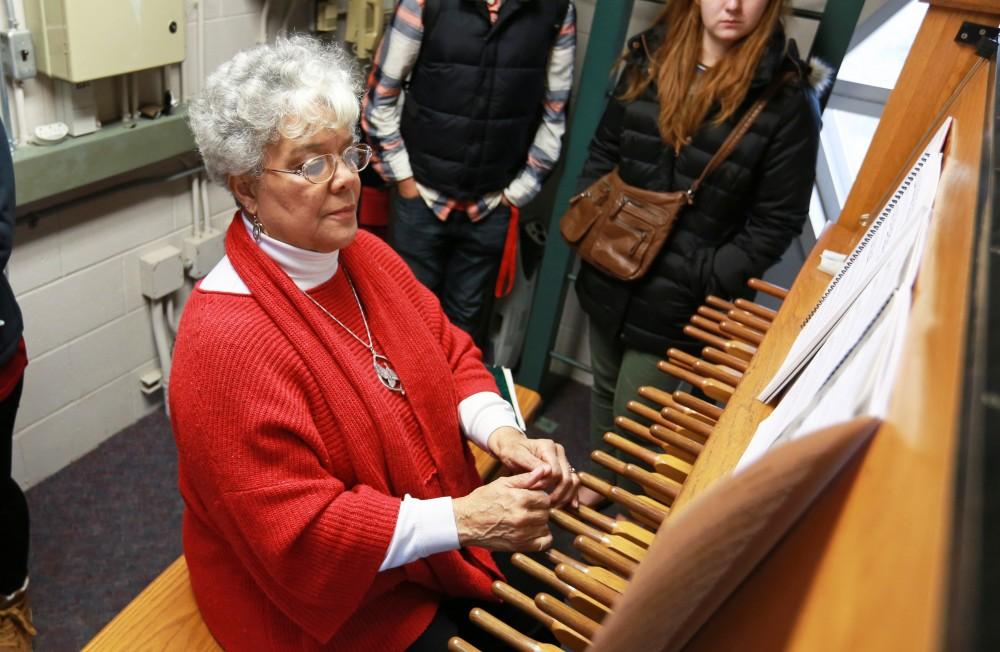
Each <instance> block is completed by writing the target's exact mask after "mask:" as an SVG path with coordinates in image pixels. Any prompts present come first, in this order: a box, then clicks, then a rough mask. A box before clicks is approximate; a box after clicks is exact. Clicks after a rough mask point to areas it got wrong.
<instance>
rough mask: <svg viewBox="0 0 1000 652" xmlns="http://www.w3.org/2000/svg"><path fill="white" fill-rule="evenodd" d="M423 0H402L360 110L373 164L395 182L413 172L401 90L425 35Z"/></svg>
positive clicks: (386, 34) (383, 174) (373, 68)
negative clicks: (405, 136) (403, 132)
mask: <svg viewBox="0 0 1000 652" xmlns="http://www.w3.org/2000/svg"><path fill="white" fill-rule="evenodd" d="M423 11H424V0H401V2H400V3H399V5H398V6H397V7H396V12H395V13H394V14H393V17H392V23H391V24H390V25H389V29H387V30H386V31H385V36H383V38H382V44H381V45H380V46H379V49H378V52H377V53H376V55H375V61H374V62H373V63H372V69H371V73H370V74H369V76H368V91H367V93H365V99H364V102H363V106H362V110H361V128H362V129H363V130H364V131H365V134H366V135H367V137H368V142H370V143H371V145H372V147H373V148H374V149H375V158H374V160H373V165H374V166H375V170H376V171H378V173H379V174H380V175H382V178H384V179H385V180H386V181H387V182H389V183H395V182H397V181H401V180H403V179H407V178H409V177H412V176H413V171H412V169H411V168H410V159H409V157H408V156H407V154H406V145H405V144H404V143H403V137H402V135H401V134H400V131H399V125H400V121H401V118H402V105H401V104H400V93H401V92H402V90H403V81H404V80H405V79H406V78H407V77H408V76H409V75H410V71H411V70H412V69H413V64H414V63H416V61H417V55H418V54H420V42H421V40H422V39H423V35H424V25H423Z"/></svg>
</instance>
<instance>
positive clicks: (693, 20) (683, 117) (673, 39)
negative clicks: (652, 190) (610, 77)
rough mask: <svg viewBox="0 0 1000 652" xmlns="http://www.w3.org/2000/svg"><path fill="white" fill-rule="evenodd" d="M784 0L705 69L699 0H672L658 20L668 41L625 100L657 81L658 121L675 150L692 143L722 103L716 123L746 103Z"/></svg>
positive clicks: (773, 4)
mask: <svg viewBox="0 0 1000 652" xmlns="http://www.w3.org/2000/svg"><path fill="white" fill-rule="evenodd" d="M783 8H784V2H783V0H771V2H770V3H769V4H768V6H767V8H766V9H765V10H764V14H763V15H762V16H761V18H760V22H759V23H758V24H757V26H756V27H755V28H754V30H753V31H752V32H750V33H749V34H747V35H746V36H745V37H744V38H743V39H741V40H740V41H738V42H737V43H736V44H735V45H733V47H732V48H731V49H730V50H729V51H728V52H726V55H725V56H724V57H723V58H722V59H721V60H719V62H718V63H717V64H716V65H714V66H712V67H711V68H709V69H708V70H706V71H704V72H701V73H699V72H698V70H697V66H698V60H699V58H700V57H701V39H702V30H703V29H705V27H704V24H703V23H702V20H701V8H700V6H699V4H698V2H697V1H696V0H669V1H668V2H667V6H666V8H665V9H664V10H663V12H662V13H661V14H660V16H659V17H658V18H657V20H656V24H658V25H664V24H665V25H666V26H667V30H668V31H667V35H666V40H665V41H664V42H663V44H662V45H661V46H660V47H658V48H657V50H656V52H654V53H652V61H651V62H650V66H649V72H648V74H643V73H641V72H638V71H636V72H635V73H633V77H632V78H631V79H629V80H628V81H627V84H628V85H627V88H626V90H625V93H624V94H623V95H622V98H621V99H622V100H625V101H632V100H635V99H636V98H638V97H639V96H640V95H641V94H642V92H643V91H644V90H645V89H646V87H648V86H649V84H650V83H652V82H653V81H655V82H656V89H657V94H658V96H659V101H660V115H659V120H658V121H657V122H658V125H659V128H660V135H661V136H662V137H663V142H665V143H667V144H668V145H670V146H672V147H673V148H674V150H675V151H680V149H681V147H683V146H684V144H685V143H687V142H688V140H689V139H690V137H691V136H692V135H693V134H694V133H695V131H697V130H698V128H699V127H700V126H701V125H702V123H703V122H704V121H705V118H706V116H707V115H708V112H709V111H710V110H711V109H712V107H713V106H714V105H716V104H718V106H719V111H718V113H716V114H715V116H714V118H713V120H712V121H713V122H714V123H717V124H718V123H722V122H725V121H726V120H727V119H729V118H730V117H731V116H732V115H733V114H734V113H736V110H737V109H738V108H739V107H740V104H742V103H743V99H744V98H745V97H746V95H747V90H748V89H749V88H750V82H751V81H752V80H753V76H754V73H755V72H756V70H757V66H758V64H759V63H760V60H761V57H763V56H764V52H765V51H766V50H767V45H768V42H769V41H770V40H771V35H772V34H773V33H774V30H775V29H776V28H777V27H778V25H779V24H780V22H781V17H782V13H783Z"/></svg>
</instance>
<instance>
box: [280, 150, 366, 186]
mask: <svg viewBox="0 0 1000 652" xmlns="http://www.w3.org/2000/svg"><path fill="white" fill-rule="evenodd" d="M338 159H339V160H341V161H343V162H344V164H345V165H347V167H348V168H350V170H351V171H352V172H360V171H361V170H364V169H365V168H366V167H368V163H369V162H370V161H371V160H372V148H371V147H369V146H368V145H365V144H364V143H357V144H354V145H351V146H350V147H348V148H347V149H345V150H344V151H343V152H341V153H340V154H339V155H338V154H320V155H319V156H314V157H312V158H311V159H309V160H308V161H306V162H305V163H303V164H302V165H300V166H299V167H298V168H296V169H294V170H282V169H281V168H264V169H265V170H267V171H268V172H283V173H285V174H295V175H298V176H300V177H302V178H303V179H305V180H306V181H308V182H309V183H317V184H319V183H326V182H327V181H329V180H330V179H332V178H333V175H334V174H336V173H337V160H338Z"/></svg>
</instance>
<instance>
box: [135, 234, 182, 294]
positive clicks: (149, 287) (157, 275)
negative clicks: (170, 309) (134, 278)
mask: <svg viewBox="0 0 1000 652" xmlns="http://www.w3.org/2000/svg"><path fill="white" fill-rule="evenodd" d="M139 280H140V285H141V287H142V294H143V296H145V297H148V298H150V299H160V298H162V297H165V296H167V295H168V294H172V293H174V292H176V291H177V290H179V289H181V288H182V287H183V286H184V262H183V261H182V260H181V250H180V249H178V248H177V247H171V246H170V245H167V246H165V247H160V248H159V249H156V250H154V251H150V252H149V253H147V254H144V255H143V256H142V257H141V258H139Z"/></svg>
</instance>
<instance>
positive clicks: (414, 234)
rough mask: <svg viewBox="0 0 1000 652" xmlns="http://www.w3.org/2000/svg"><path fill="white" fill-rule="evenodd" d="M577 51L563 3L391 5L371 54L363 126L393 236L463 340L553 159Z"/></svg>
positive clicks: (425, 0) (422, 1)
mask: <svg viewBox="0 0 1000 652" xmlns="http://www.w3.org/2000/svg"><path fill="white" fill-rule="evenodd" d="M575 49H576V12H575V7H574V5H573V2H572V0H401V1H400V2H399V4H398V5H397V7H396V11H395V14H394V16H393V20H392V23H391V24H390V26H389V28H388V29H387V30H386V33H385V36H384V37H383V40H382V43H381V45H380V46H379V49H378V52H377V54H376V57H375V61H374V64H373V66H372V70H371V74H370V76H369V80H368V91H367V94H366V97H365V100H364V106H363V114H362V128H363V130H364V132H365V135H366V137H367V139H368V141H369V142H370V143H371V145H372V146H373V148H374V149H375V153H376V157H375V161H374V165H375V169H376V170H377V171H378V172H379V174H381V176H382V177H383V178H384V179H385V180H386V181H387V182H389V183H390V184H395V185H396V188H397V196H396V199H395V202H394V211H393V213H394V214H393V220H392V223H391V225H390V242H391V243H392V245H393V246H394V247H395V248H396V250H397V251H398V252H399V253H400V255H401V256H402V257H403V259H404V260H405V261H406V262H407V264H408V265H409V266H410V269H412V270H413V273H414V275H415V276H416V277H417V278H418V279H419V280H420V281H421V282H422V283H423V284H424V285H426V286H427V287H428V288H430V289H431V290H432V291H433V292H434V293H435V294H436V295H437V296H438V297H439V298H440V299H441V303H442V306H443V308H444V311H445V313H446V314H447V315H448V317H449V318H450V319H451V320H452V322H453V323H455V325H457V326H458V327H460V328H462V329H463V330H465V331H466V332H469V333H472V334H475V332H476V330H477V329H478V328H479V326H480V325H481V323H480V322H481V319H482V314H481V313H482V309H483V306H484V304H485V301H486V296H487V292H488V291H489V287H490V284H491V282H492V280H493V278H494V277H495V275H496V272H497V268H498V267H499V265H500V260H501V255H502V254H503V251H504V243H505V241H506V239H507V237H508V230H509V229H510V230H513V229H516V220H514V221H513V222H512V220H511V213H512V208H515V210H516V207H519V206H524V205H525V204H527V203H528V202H529V201H531V199H532V198H534V197H535V195H537V194H538V191H539V189H540V188H541V185H542V182H543V181H544V180H545V178H546V177H547V176H548V174H549V172H551V170H552V168H553V167H554V166H555V164H556V161H557V160H558V159H559V154H560V150H561V147H562V136H563V133H564V132H565V129H566V103H567V101H568V99H569V95H570V90H571V87H572V83H573V62H574V56H575ZM404 95H405V101H404ZM515 214H516V213H515ZM510 235H511V236H515V237H516V232H515V233H513V234H510Z"/></svg>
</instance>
